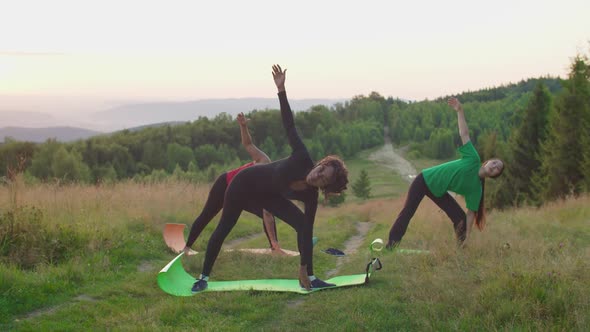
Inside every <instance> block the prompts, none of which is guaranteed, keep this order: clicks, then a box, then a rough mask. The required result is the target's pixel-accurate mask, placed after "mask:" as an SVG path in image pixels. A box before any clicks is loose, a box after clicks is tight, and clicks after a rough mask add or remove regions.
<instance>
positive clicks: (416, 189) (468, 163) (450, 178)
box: [387, 98, 504, 249]
mask: <svg viewBox="0 0 590 332" xmlns="http://www.w3.org/2000/svg"><path fill="white" fill-rule="evenodd" d="M448 104H449V106H451V107H452V108H453V109H454V110H455V111H456V112H457V123H458V125H459V135H460V136H461V142H462V143H463V145H462V146H461V147H460V148H459V154H460V155H461V159H457V160H453V161H450V162H447V163H444V164H441V165H438V166H434V167H431V168H427V169H425V170H423V171H422V173H420V174H419V175H418V176H417V177H416V178H415V179H414V181H413V182H412V184H411V185H410V189H409V190H408V195H407V198H406V202H405V204H404V208H403V209H402V210H401V212H400V213H399V215H398V216H397V219H396V220H395V223H394V224H393V226H392V227H391V230H390V231H389V241H388V242H387V248H388V249H393V248H394V247H395V246H396V245H397V244H399V242H400V241H401V239H402V237H403V236H404V234H405V233H406V229H407V228H408V224H409V223H410V219H412V217H413V216H414V213H415V212H416V209H417V208H418V205H420V202H421V201H422V198H424V196H428V197H429V198H430V199H431V200H432V201H434V203H436V205H438V206H439V207H440V208H441V209H442V210H443V211H445V213H446V214H447V216H449V218H450V219H451V221H452V222H453V226H454V229H455V235H456V236H457V242H458V244H459V245H462V244H463V242H464V241H465V238H466V237H467V234H468V232H469V231H470V230H471V227H472V226H473V222H474V221H475V223H476V225H477V227H478V228H479V229H480V230H482V229H483V228H484V225H485V215H484V213H485V212H484V203H483V202H484V188H485V178H496V177H498V176H500V174H502V171H503V170H504V163H503V162H502V161H501V160H500V159H489V160H487V161H485V162H484V163H483V164H481V160H480V158H479V155H478V154H477V151H476V150H475V147H474V146H473V144H472V143H471V140H470V138H469V130H468V129H467V122H466V121H465V114H464V113H463V107H462V106H461V103H460V102H459V100H457V98H451V99H449V101H448ZM448 191H452V192H455V193H457V194H460V195H463V197H465V203H466V205H467V214H465V212H464V211H463V209H462V208H461V207H460V206H459V204H457V201H455V199H454V198H453V197H451V195H449V193H448Z"/></svg>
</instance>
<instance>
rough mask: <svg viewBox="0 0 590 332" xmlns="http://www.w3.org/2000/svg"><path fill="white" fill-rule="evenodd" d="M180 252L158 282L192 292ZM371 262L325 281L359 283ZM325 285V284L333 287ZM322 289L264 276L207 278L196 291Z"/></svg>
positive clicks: (181, 293) (370, 268)
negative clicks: (361, 269) (357, 270)
mask: <svg viewBox="0 0 590 332" xmlns="http://www.w3.org/2000/svg"><path fill="white" fill-rule="evenodd" d="M183 254H184V253H180V254H179V255H178V256H176V258H174V259H173V260H172V261H171V262H170V263H168V265H166V266H165V267H164V268H163V269H162V270H161V271H160V273H158V286H160V288H161V289H162V290H163V291H164V292H166V293H168V294H170V295H174V296H193V295H195V294H193V293H192V292H191V287H192V286H193V283H194V282H195V277H193V276H191V275H190V274H188V273H187V272H186V271H185V270H184V267H183V266H182V259H181V257H182V255H183ZM373 263H379V266H378V267H377V268H376V269H380V268H381V266H380V264H381V263H380V262H379V261H378V260H373V261H371V263H369V265H367V273H363V274H355V275H348V276H338V277H334V278H332V279H328V280H325V281H326V282H329V283H332V284H336V286H335V287H345V286H354V285H362V284H364V283H366V282H367V281H368V278H369V277H370V275H371V272H372V271H373ZM335 287H329V288H335ZM322 289H327V288H319V289H312V290H311V291H307V290H305V289H303V288H301V287H300V286H299V281H298V280H295V279H264V280H233V281H209V283H208V287H207V289H205V290H204V291H202V292H199V293H205V292H223V291H238V290H239V291H247V290H256V291H271V292H293V293H300V294H308V293H312V292H316V291H319V290H322Z"/></svg>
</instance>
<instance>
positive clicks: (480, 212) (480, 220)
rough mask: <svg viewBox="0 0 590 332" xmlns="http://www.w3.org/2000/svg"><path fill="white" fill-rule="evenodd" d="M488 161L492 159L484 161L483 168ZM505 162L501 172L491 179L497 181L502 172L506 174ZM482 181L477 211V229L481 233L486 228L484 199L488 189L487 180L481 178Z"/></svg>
mask: <svg viewBox="0 0 590 332" xmlns="http://www.w3.org/2000/svg"><path fill="white" fill-rule="evenodd" d="M488 161H490V159H488V160H486V161H484V162H483V163H482V166H483V165H485V164H487V163H488ZM504 168H505V167H504V162H502V169H501V170H500V172H498V174H496V175H494V176H490V178H492V179H495V178H497V177H498V176H500V175H502V172H504ZM479 180H480V181H481V198H480V200H479V208H478V209H477V212H476V213H475V225H477V228H478V229H479V230H480V231H483V229H484V228H485V226H486V211H485V209H486V207H485V203H484V200H485V199H484V197H485V192H486V191H485V189H486V178H485V177H483V178H480V179H479Z"/></svg>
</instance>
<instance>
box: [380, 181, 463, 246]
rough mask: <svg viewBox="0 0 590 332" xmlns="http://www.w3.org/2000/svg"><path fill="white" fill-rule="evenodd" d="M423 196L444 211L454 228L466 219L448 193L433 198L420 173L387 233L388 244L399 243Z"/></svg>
mask: <svg viewBox="0 0 590 332" xmlns="http://www.w3.org/2000/svg"><path fill="white" fill-rule="evenodd" d="M424 196H428V197H429V198H430V199H431V200H432V201H433V202H434V203H436V205H438V207H440V208H441V209H442V210H443V211H445V213H446V214H447V216H448V217H449V218H450V219H451V221H452V222H453V224H454V225H455V227H457V226H458V225H460V223H461V222H463V221H464V220H466V218H467V217H466V215H465V211H463V209H462V208H461V207H460V206H459V204H457V201H455V199H454V198H453V197H451V195H449V193H445V194H444V195H442V196H441V197H435V196H434V194H433V193H432V192H431V191H430V189H428V186H427V185H426V182H425V181H424V176H422V173H420V174H418V176H417V177H416V178H415V179H414V181H413V182H412V184H411V185H410V189H409V190H408V196H407V197H406V203H405V204H404V208H403V209H402V210H401V211H400V213H399V215H398V216H397V219H396V220H395V223H394V224H393V226H392V227H391V230H390V231H389V241H390V242H391V241H395V242H399V241H400V240H401V239H402V237H403V236H404V234H406V229H407V228H408V224H409V223H410V219H412V217H413V216H414V213H416V209H417V208H418V205H420V202H421V201H422V198H424Z"/></svg>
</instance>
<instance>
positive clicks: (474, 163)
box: [422, 141, 481, 211]
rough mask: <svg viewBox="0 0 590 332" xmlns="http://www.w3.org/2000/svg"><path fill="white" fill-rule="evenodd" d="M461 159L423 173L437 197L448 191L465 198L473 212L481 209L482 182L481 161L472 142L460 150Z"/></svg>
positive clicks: (429, 187) (427, 183)
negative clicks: (480, 177)
mask: <svg viewBox="0 0 590 332" xmlns="http://www.w3.org/2000/svg"><path fill="white" fill-rule="evenodd" d="M459 154H460V155H461V159H457V160H453V161H449V162H447V163H444V164H440V165H438V166H434V167H430V168H427V169H425V170H423V171H422V175H423V176H424V180H425V181H426V185H427V186H428V189H430V191H431V192H432V193H433V194H434V196H436V197H441V196H442V195H444V194H445V193H446V192H447V191H452V192H455V193H457V194H459V195H462V196H463V197H465V203H466V205H467V208H468V209H469V210H471V211H477V210H478V209H479V200H480V199H481V181H480V179H479V175H478V172H479V168H480V167H481V159H479V155H478V154H477V151H476V150H475V147H474V146H473V144H472V143H471V141H469V142H467V143H466V144H464V145H463V146H461V147H460V148H459Z"/></svg>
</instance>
